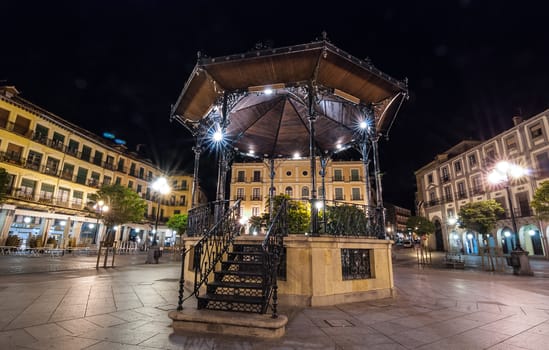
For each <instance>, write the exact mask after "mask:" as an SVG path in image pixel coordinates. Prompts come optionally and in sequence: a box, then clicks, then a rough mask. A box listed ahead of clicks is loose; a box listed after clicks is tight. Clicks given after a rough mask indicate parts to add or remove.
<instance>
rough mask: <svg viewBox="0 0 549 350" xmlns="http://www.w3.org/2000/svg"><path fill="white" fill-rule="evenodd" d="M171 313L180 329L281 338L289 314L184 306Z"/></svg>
mask: <svg viewBox="0 0 549 350" xmlns="http://www.w3.org/2000/svg"><path fill="white" fill-rule="evenodd" d="M168 316H169V317H170V318H171V319H172V320H173V324H172V327H173V329H174V330H175V331H176V332H178V333H183V334H184V332H202V333H215V334H218V335H238V336H251V337H260V338H279V337H281V336H283V335H284V333H285V327H286V324H287V323H288V317H286V316H284V315H279V316H278V317H277V318H272V316H271V315H269V314H265V315H260V314H253V313H236V312H228V311H211V310H197V309H192V308H191V309H184V310H182V311H170V312H169V314H168Z"/></svg>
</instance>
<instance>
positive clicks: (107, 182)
mask: <svg viewBox="0 0 549 350" xmlns="http://www.w3.org/2000/svg"><path fill="white" fill-rule="evenodd" d="M111 182H112V178H111V177H110V176H106V175H105V176H103V185H110V184H111Z"/></svg>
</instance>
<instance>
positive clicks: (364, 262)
mask: <svg viewBox="0 0 549 350" xmlns="http://www.w3.org/2000/svg"><path fill="white" fill-rule="evenodd" d="M341 274H342V276H343V280H354V279H368V278H372V272H371V269H370V249H341Z"/></svg>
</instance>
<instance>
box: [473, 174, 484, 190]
mask: <svg viewBox="0 0 549 350" xmlns="http://www.w3.org/2000/svg"><path fill="white" fill-rule="evenodd" d="M471 182H472V183H473V193H474V194H482V193H483V192H484V191H483V190H482V182H481V181H480V176H475V177H473V178H471Z"/></svg>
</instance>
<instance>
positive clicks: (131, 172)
mask: <svg viewBox="0 0 549 350" xmlns="http://www.w3.org/2000/svg"><path fill="white" fill-rule="evenodd" d="M130 175H131V176H136V173H135V163H132V164H131V165H130Z"/></svg>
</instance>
